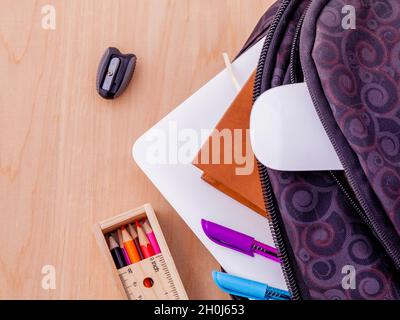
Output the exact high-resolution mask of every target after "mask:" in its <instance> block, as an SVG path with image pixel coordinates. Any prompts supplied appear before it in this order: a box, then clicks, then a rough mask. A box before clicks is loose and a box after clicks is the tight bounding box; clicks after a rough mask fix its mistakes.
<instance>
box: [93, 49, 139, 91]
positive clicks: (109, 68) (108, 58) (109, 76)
mask: <svg viewBox="0 0 400 320" xmlns="http://www.w3.org/2000/svg"><path fill="white" fill-rule="evenodd" d="M136 61H137V58H136V56H135V55H134V54H122V53H121V52H120V51H119V50H118V49H117V48H112V47H110V48H108V49H107V50H106V52H105V53H104V54H103V57H102V58H101V61H100V64H99V67H98V69H97V77H96V89H97V92H98V93H99V95H100V96H102V97H103V98H105V99H115V98H117V97H119V96H120V95H121V94H122V93H123V92H124V91H125V89H126V87H127V86H128V84H129V82H130V81H131V79H132V76H133V73H134V71H135V67H136Z"/></svg>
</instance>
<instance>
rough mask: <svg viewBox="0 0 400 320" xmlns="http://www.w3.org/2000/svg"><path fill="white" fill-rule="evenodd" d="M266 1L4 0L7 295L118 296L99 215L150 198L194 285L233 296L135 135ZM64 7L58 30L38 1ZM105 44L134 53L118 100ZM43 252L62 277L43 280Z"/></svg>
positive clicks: (0, 79)
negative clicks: (104, 63)
mask: <svg viewBox="0 0 400 320" xmlns="http://www.w3.org/2000/svg"><path fill="white" fill-rule="evenodd" d="M271 3H272V1H270V0H268V1H267V0H175V1H172V0H171V1H167V0H136V1H134V0H130V1H129V0H117V1H109V0H69V1H62V0H59V1H55V0H48V1H42V0H37V1H33V0H19V1H14V0H0V6H1V10H0V71H1V76H0V87H1V94H0V195H1V199H0V212H1V213H0V299H13V298H18V299H29V298H33V299H113V298H116V297H118V292H117V289H116V288H115V287H114V286H113V281H112V279H110V277H109V273H108V270H107V266H105V265H104V263H103V259H102V256H101V254H100V252H99V250H98V248H97V245H96V241H95V237H94V235H93V233H92V229H91V227H92V225H93V224H94V223H95V222H98V221H101V220H104V219H106V218H109V217H112V216H113V215H117V214H119V213H121V212H124V211H127V210H129V209H132V208H135V207H137V206H140V205H142V204H144V203H147V202H150V203H151V204H152V205H153V207H154V209H155V211H156V213H157V216H158V218H159V221H160V225H161V227H162V229H163V232H164V234H165V236H166V240H167V243H168V245H169V248H170V250H171V253H172V255H173V257H174V260H175V263H176V265H177V268H178V271H179V273H180V275H181V277H182V280H183V283H184V285H185V288H186V290H187V292H188V295H189V297H190V298H192V299H225V298H228V297H227V295H225V294H223V293H221V292H220V291H219V290H218V289H217V288H216V286H215V285H214V284H213V283H212V280H211V276H210V273H211V270H212V269H218V264H217V262H216V261H215V260H214V259H213V258H212V257H211V255H210V254H209V253H208V251H207V250H206V249H205V248H204V247H203V246H202V244H201V243H200V242H199V241H198V240H197V238H196V237H195V236H194V234H193V233H192V232H191V230H190V229H189V228H188V227H187V226H186V224H185V223H184V222H183V221H182V220H181V219H180V218H179V216H178V215H177V214H176V212H175V211H174V210H173V209H172V207H171V206H170V205H169V204H168V203H167V201H166V200H165V199H164V198H163V197H162V196H161V195H160V193H159V192H158V191H157V189H156V188H155V187H154V186H153V185H152V184H151V182H150V181H149V180H148V179H147V178H146V177H145V175H144V174H143V173H142V172H141V171H140V169H139V168H138V167H137V166H136V164H135V163H134V162H133V160H132V158H131V148H132V145H133V142H134V141H135V140H136V139H137V138H138V137H139V136H140V135H141V134H142V133H143V132H145V131H146V130H147V129H148V128H149V127H150V126H152V125H153V124H154V123H156V122H157V121H158V120H159V119H160V118H161V117H163V116H164V115H166V114H167V113H168V112H170V111H171V110H172V109H173V108H174V107H175V106H176V105H178V104H179V103H180V102H182V101H183V100H185V98H186V97H188V96H189V95H190V94H191V93H193V92H194V91H196V89H198V88H199V87H200V86H201V85H202V84H204V83H206V82H207V80H208V79H210V78H211V77H212V76H213V75H215V74H216V73H217V72H218V71H220V70H221V69H222V68H223V60H222V58H221V53H222V52H224V51H226V52H228V53H229V54H230V55H231V57H233V56H234V55H235V54H236V53H237V52H238V50H239V49H240V48H241V45H242V44H243V43H244V41H245V40H246V38H247V36H248V35H249V34H250V32H251V30H252V29H253V27H254V25H255V24H256V22H257V21H258V18H259V17H260V16H261V15H262V13H263V12H264V11H265V10H266V9H267V7H268V6H269V5H270V4H271ZM44 4H52V5H54V6H55V8H56V13H57V26H56V30H54V31H51V30H44V29H42V27H41V19H42V14H41V8H42V6H43V5H44ZM108 46H116V47H118V48H120V49H121V50H122V51H123V52H134V53H136V55H137V56H138V59H139V61H138V66H137V70H136V73H135V75H134V79H133V83H132V84H131V86H130V87H129V89H128V90H127V91H126V93H125V94H124V95H123V96H121V97H120V98H119V99H118V100H116V101H114V102H109V101H105V100H103V99H101V98H100V97H99V96H98V95H97V93H96V90H95V76H96V69H97V64H98V62H99V59H100V57H101V55H102V53H103V52H104V50H105V49H106V47H108ZM44 265H54V266H55V268H56V272H57V273H56V275H57V277H56V279H57V282H56V289H55V290H44V289H42V287H41V280H42V277H43V275H42V274H41V269H42V267H43V266H44Z"/></svg>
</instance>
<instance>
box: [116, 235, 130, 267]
mask: <svg viewBox="0 0 400 320" xmlns="http://www.w3.org/2000/svg"><path fill="white" fill-rule="evenodd" d="M117 235H118V242H119V247H120V248H121V250H122V253H123V255H124V257H125V261H126V264H127V265H130V264H132V262H131V259H130V258H129V255H128V252H127V251H126V249H125V247H124V241H123V240H122V232H121V230H120V229H118V230H117Z"/></svg>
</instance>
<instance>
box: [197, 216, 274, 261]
mask: <svg viewBox="0 0 400 320" xmlns="http://www.w3.org/2000/svg"><path fill="white" fill-rule="evenodd" d="M201 225H202V227H203V230H204V233H205V234H206V235H207V237H208V238H210V240H212V241H214V242H215V243H217V244H218V245H220V246H224V247H226V248H229V249H232V250H236V251H239V252H241V253H244V254H246V255H249V256H251V257H254V253H257V254H259V255H262V256H264V257H266V258H268V259H271V260H273V261H276V262H280V260H279V258H278V257H277V250H276V249H275V248H273V247H270V246H268V245H266V244H264V243H261V242H258V241H256V240H255V239H254V238H253V237H250V236H248V235H246V234H243V233H240V232H238V231H235V230H232V229H229V228H226V227H224V226H221V225H219V224H216V223H213V222H210V221H207V220H204V219H202V220H201Z"/></svg>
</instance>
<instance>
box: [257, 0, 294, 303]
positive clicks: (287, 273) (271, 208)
mask: <svg viewBox="0 0 400 320" xmlns="http://www.w3.org/2000/svg"><path fill="white" fill-rule="evenodd" d="M290 1H291V0H282V3H281V5H280V7H279V9H278V11H277V13H276V15H275V17H274V19H273V21H272V23H271V25H270V28H269V30H268V33H267V35H266V38H265V42H264V46H263V48H262V51H261V55H260V60H259V63H258V67H257V72H256V79H255V81H254V94H253V102H255V101H256V100H257V98H258V97H259V96H260V95H261V83H262V78H263V71H264V64H265V61H266V58H267V54H268V50H269V47H270V45H271V41H272V37H273V36H274V34H275V31H276V28H277V26H278V24H279V22H280V20H281V18H282V15H283V14H284V13H285V11H286V9H287V7H288V6H289V4H290ZM257 166H258V171H259V175H260V180H261V187H262V192H263V197H264V202H265V206H266V208H267V211H268V213H269V216H270V220H269V225H270V229H271V233H272V237H273V239H274V243H275V246H276V247H277V248H278V251H279V258H280V260H281V266H282V271H283V275H284V278H285V282H286V285H287V287H288V290H289V292H290V295H291V298H292V299H293V300H300V299H301V296H300V292H299V288H298V286H297V283H296V280H295V277H294V273H293V270H292V266H291V264H290V261H289V256H288V252H287V249H286V246H285V242H284V240H283V236H282V233H281V231H280V227H279V219H278V216H277V210H276V206H275V203H274V194H273V191H272V186H271V181H270V179H269V176H268V172H267V168H266V167H265V166H264V165H262V164H261V163H260V162H259V161H258V160H257Z"/></svg>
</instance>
